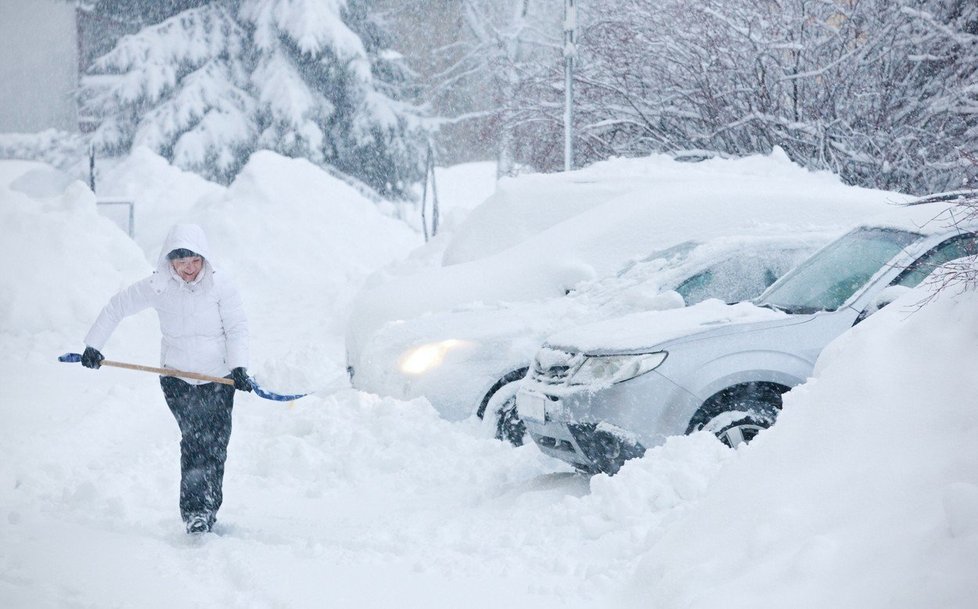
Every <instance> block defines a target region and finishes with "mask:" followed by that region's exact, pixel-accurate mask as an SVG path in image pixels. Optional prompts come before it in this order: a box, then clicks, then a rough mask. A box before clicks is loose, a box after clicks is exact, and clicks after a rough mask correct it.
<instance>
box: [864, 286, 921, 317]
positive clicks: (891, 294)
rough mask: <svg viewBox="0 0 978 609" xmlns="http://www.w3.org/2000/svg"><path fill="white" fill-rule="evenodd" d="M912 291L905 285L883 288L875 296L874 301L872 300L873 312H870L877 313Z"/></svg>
mask: <svg viewBox="0 0 978 609" xmlns="http://www.w3.org/2000/svg"><path fill="white" fill-rule="evenodd" d="M912 289H913V288H908V287H907V286H905V285H890V286H886V287H885V288H883V290H882V291H880V293H879V294H877V295H876V298H875V300H873V307H874V310H873V311H872V312H873V313H875V312H876V311H879V310H880V309H882V308H883V307H885V306H886V305H888V304H890V303H891V302H893V301H894V300H896V299H897V298H900V297H901V296H903V295H904V294H906V293H907V292H909V291H911V290H912Z"/></svg>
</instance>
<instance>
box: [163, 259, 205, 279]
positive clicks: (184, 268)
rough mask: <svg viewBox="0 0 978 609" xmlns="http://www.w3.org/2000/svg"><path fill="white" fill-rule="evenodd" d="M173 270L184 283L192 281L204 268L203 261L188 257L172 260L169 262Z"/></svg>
mask: <svg viewBox="0 0 978 609" xmlns="http://www.w3.org/2000/svg"><path fill="white" fill-rule="evenodd" d="M170 263H171V264H172V265H173V270H174V271H176V272H177V275H180V278H181V279H183V280H184V281H187V282H189V281H193V280H194V279H197V275H199V274H200V269H202V268H204V259H203V258H201V257H200V256H188V257H187V258H174V259H173V260H171V261H170Z"/></svg>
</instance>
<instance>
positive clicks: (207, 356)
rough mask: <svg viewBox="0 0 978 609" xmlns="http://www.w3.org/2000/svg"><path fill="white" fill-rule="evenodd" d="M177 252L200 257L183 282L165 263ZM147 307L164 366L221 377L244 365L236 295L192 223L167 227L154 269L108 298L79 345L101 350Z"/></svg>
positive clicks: (243, 324) (243, 326) (244, 334)
mask: <svg viewBox="0 0 978 609" xmlns="http://www.w3.org/2000/svg"><path fill="white" fill-rule="evenodd" d="M181 248H183V249H188V250H191V251H193V252H195V253H197V254H200V255H201V256H202V257H203V258H204V266H203V268H202V269H201V271H200V273H199V274H198V275H197V278H196V279H195V280H194V281H192V282H189V283H188V282H186V281H184V280H183V279H182V278H180V276H179V275H177V273H176V271H174V270H173V265H172V264H170V261H169V260H168V259H167V254H169V253H170V252H172V251H173V250H175V249H181ZM149 307H153V308H155V309H156V312H157V314H158V315H159V317H160V331H161V332H162V334H163V340H162V344H161V348H160V364H161V365H162V366H163V367H164V368H173V369H176V370H184V371H187V372H198V373H201V374H207V375H210V376H218V377H223V376H227V375H228V374H229V373H230V371H231V369H233V368H237V367H239V366H241V367H247V366H248V322H247V319H246V318H245V313H244V307H243V306H242V303H241V296H240V295H239V294H238V290H237V288H236V287H235V286H234V284H233V283H232V282H231V281H230V279H229V277H227V275H226V274H224V273H221V272H219V271H218V270H217V268H216V267H215V265H214V260H213V258H212V257H211V255H210V248H209V247H208V245H207V237H206V236H205V235H204V231H203V229H201V228H200V227H199V226H197V225H196V224H178V225H176V226H174V227H173V228H172V229H170V233H169V234H168V235H167V237H166V240H165V241H164V242H163V249H162V250H161V251H160V258H159V261H158V262H157V267H156V270H155V271H154V272H153V274H152V275H150V276H149V277H147V278H146V279H143V280H141V281H138V282H136V283H134V284H133V285H131V286H129V287H128V288H126V289H124V290H122V291H121V292H119V293H118V294H116V295H115V296H113V297H112V298H111V299H110V300H109V303H108V304H107V305H105V308H103V309H102V312H101V313H100V314H99V316H98V318H97V319H96V320H95V324H94V325H92V329H91V330H89V331H88V334H87V335H86V336H85V344H86V345H88V346H89V347H93V348H95V349H98V350H101V349H102V347H103V346H104V345H105V343H106V342H107V341H108V340H109V337H110V336H111V335H112V332H114V331H115V329H116V327H117V326H118V325H119V322H120V321H122V320H123V318H125V317H128V316H130V315H133V314H135V313H138V312H139V311H142V310H144V309H147V308H149ZM184 380H186V381H187V382H189V383H194V384H201V383H202V382H203V381H193V380H190V379H184Z"/></svg>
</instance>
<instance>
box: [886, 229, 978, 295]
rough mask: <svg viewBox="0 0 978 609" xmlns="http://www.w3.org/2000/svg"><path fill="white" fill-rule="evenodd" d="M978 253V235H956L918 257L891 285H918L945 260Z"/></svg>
mask: <svg viewBox="0 0 978 609" xmlns="http://www.w3.org/2000/svg"><path fill="white" fill-rule="evenodd" d="M975 255H978V235H975V234H974V233H968V234H964V235H956V236H954V237H951V238H950V239H948V240H946V241H944V242H943V243H941V244H940V245H938V246H937V247H935V248H933V249H931V250H930V251H928V252H927V253H926V254H924V255H923V256H921V257H920V258H917V260H915V261H914V262H913V264H911V265H910V266H908V267H907V268H906V269H905V270H904V271H903V272H902V273H900V275H899V276H897V278H896V279H894V280H893V282H892V283H891V284H890V285H901V286H905V287H908V288H913V287H916V286H917V285H918V284H919V283H920V282H921V281H923V280H924V279H926V278H927V276H928V275H930V274H931V273H933V272H934V269H936V268H937V267H939V266H941V265H942V264H944V263H945V262H950V261H952V260H957V259H958V258H965V257H967V256H975Z"/></svg>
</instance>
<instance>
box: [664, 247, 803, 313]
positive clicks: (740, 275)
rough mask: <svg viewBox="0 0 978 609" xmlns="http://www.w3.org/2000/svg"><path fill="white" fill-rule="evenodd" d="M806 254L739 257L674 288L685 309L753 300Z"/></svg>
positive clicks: (723, 262)
mask: <svg viewBox="0 0 978 609" xmlns="http://www.w3.org/2000/svg"><path fill="white" fill-rule="evenodd" d="M804 251H805V250H797V251H793V250H777V251H772V252H771V254H770V255H769V256H763V255H751V256H743V255H739V256H736V257H731V258H728V259H726V260H723V261H721V262H719V263H717V264H714V265H712V266H710V267H709V268H707V269H706V270H703V271H701V272H699V273H696V274H695V275H693V276H691V277H689V278H687V279H686V280H684V281H682V282H681V283H680V284H679V285H678V286H676V288H675V289H676V291H677V292H679V293H680V294H681V295H682V297H683V300H684V301H685V302H686V304H687V305H691V304H696V303H698V302H702V301H704V300H706V299H707V298H719V299H720V300H723V301H725V302H740V301H742V300H747V299H749V298H753V297H755V296H757V295H758V294H760V293H761V292H763V291H764V289H765V288H767V287H768V286H769V285H771V284H772V283H774V281H775V280H776V279H777V278H778V277H779V276H781V275H782V274H783V273H784V272H785V271H787V270H788V269H789V268H791V266H792V265H793V263H794V262H795V260H796V259H797V258H798V257H799V256H800V255H802V253H803V252H804Z"/></svg>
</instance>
